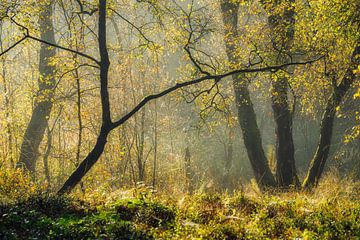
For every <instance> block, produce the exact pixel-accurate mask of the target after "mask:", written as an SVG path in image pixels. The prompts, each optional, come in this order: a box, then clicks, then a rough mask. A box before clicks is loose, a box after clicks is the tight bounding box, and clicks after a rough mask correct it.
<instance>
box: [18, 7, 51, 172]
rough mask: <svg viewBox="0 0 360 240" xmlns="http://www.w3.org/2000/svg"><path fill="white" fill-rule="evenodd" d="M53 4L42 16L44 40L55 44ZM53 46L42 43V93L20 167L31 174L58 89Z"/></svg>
mask: <svg viewBox="0 0 360 240" xmlns="http://www.w3.org/2000/svg"><path fill="white" fill-rule="evenodd" d="M52 13H53V9H52V2H50V3H47V4H45V5H44V6H43V9H42V11H41V13H40V16H39V27H40V32H41V39H42V40H45V41H47V42H50V43H55V35H54V26H53V22H52ZM55 54H56V50H55V48H53V47H49V46H48V45H46V44H44V43H41V49H40V62H39V72H40V78H39V80H38V83H39V92H38V96H37V98H36V100H35V107H34V110H33V113H32V115H31V119H30V122H29V124H28V126H27V128H26V131H25V134H24V138H23V142H22V145H21V150H20V158H19V161H18V163H17V166H18V167H24V168H25V169H26V170H28V171H29V172H30V173H32V174H35V167H36V160H37V158H38V150H39V145H40V143H41V141H42V139H43V137H44V133H45V130H46V128H47V125H48V119H49V116H50V112H51V108H52V105H53V104H52V98H53V95H54V88H55V84H56V81H55V77H54V72H55V69H56V68H55V66H54V65H53V64H52V63H51V59H52V58H53V57H54V56H55Z"/></svg>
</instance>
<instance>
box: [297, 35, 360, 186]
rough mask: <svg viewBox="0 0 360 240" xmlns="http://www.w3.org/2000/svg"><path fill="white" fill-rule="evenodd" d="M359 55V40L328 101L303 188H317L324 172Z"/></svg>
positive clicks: (359, 62)
mask: <svg viewBox="0 0 360 240" xmlns="http://www.w3.org/2000/svg"><path fill="white" fill-rule="evenodd" d="M359 54H360V44H359V40H358V42H357V46H356V47H355V50H354V52H353V54H352V62H351V65H350V67H349V68H348V69H347V71H346V73H345V75H344V77H343V79H342V80H341V82H340V84H339V85H337V86H335V87H334V91H333V93H332V94H331V96H330V98H329V99H328V101H327V104H326V108H325V112H324V114H323V116H322V119H321V126H320V139H319V144H318V147H317V149H316V152H315V155H314V157H313V159H312V160H311V162H310V166H309V169H308V172H307V175H306V178H305V180H304V182H303V188H305V189H309V188H311V187H313V186H316V185H317V184H318V183H319V180H320V178H321V175H322V173H323V171H324V167H325V163H326V160H327V158H328V156H329V152H330V146H331V138H332V132H333V125H334V119H335V114H336V108H337V107H338V106H339V105H340V103H341V100H342V98H343V97H344V96H345V94H346V92H347V91H348V90H349V88H350V87H351V85H352V83H353V82H354V81H355V79H356V75H355V73H354V70H355V69H357V67H358V65H359V64H360V58H359Z"/></svg>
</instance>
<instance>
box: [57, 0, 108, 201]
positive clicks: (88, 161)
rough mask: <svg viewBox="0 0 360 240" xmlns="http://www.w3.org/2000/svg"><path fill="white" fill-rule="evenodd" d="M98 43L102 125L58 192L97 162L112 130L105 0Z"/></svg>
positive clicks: (71, 185) (68, 188) (65, 190)
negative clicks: (81, 159)
mask: <svg viewBox="0 0 360 240" xmlns="http://www.w3.org/2000/svg"><path fill="white" fill-rule="evenodd" d="M98 25H99V26H98V36H99V38H98V44H99V52H100V58H101V61H100V63H99V64H100V96H101V110H102V125H101V130H100V133H99V136H98V138H97V140H96V144H95V146H94V148H93V149H92V151H91V152H90V153H89V154H88V155H87V157H86V158H85V159H84V160H83V161H82V162H81V163H80V165H79V166H78V167H77V169H76V170H75V171H74V172H73V173H72V174H71V175H70V177H69V178H68V179H67V180H66V182H65V183H64V185H63V186H62V187H61V189H60V190H59V191H58V194H60V195H61V194H64V193H68V192H70V191H71V190H72V189H74V188H75V186H76V185H77V184H78V183H79V182H80V181H81V179H82V178H83V177H84V176H85V174H86V173H87V172H88V171H89V170H90V169H91V167H92V166H93V165H94V164H95V163H96V162H97V160H98V159H99V158H100V156H101V154H102V153H103V152H104V149H105V145H106V142H107V137H108V135H109V133H110V131H111V130H112V122H111V116H110V101H109V92H108V74H109V67H110V60H109V54H108V50H107V44H106V0H99V20H98Z"/></svg>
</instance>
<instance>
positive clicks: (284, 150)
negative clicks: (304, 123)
mask: <svg viewBox="0 0 360 240" xmlns="http://www.w3.org/2000/svg"><path fill="white" fill-rule="evenodd" d="M272 86H273V92H272V108H273V112H274V119H275V138H276V151H275V152H276V160H277V162H276V181H277V184H278V186H280V187H289V186H290V185H295V186H299V179H298V177H297V174H296V166H295V156H294V154H295V151H294V142H293V135H292V124H293V119H292V113H291V111H290V109H289V104H288V97H287V93H288V90H287V87H288V83H287V79H286V78H280V79H278V80H277V81H274V80H273V83H272Z"/></svg>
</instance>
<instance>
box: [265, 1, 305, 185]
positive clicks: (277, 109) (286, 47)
mask: <svg viewBox="0 0 360 240" xmlns="http://www.w3.org/2000/svg"><path fill="white" fill-rule="evenodd" d="M282 3H285V4H282ZM293 3H294V0H280V1H278V0H272V1H266V3H264V1H262V4H263V5H264V8H265V10H267V11H268V12H269V14H270V15H269V17H268V23H269V26H270V28H271V38H272V43H273V46H274V49H276V52H275V53H274V54H275V56H276V58H275V59H274V62H275V63H276V64H283V63H286V62H287V59H286V58H287V55H288V54H290V49H291V44H292V41H293V38H294V24H295V19H294V14H295V12H294V6H293ZM280 5H282V6H281V7H282V8H284V9H277V8H278V7H279V6H280ZM275 76H276V73H275V74H274V75H273V78H272V93H271V94H272V109H273V113H274V121H275V141H276V144H275V147H276V151H275V152H276V181H277V184H278V186H279V187H289V186H291V185H294V186H299V184H300V183H299V179H298V177H297V173H296V166H295V148H294V141H293V135H292V125H293V116H292V113H291V111H290V106H289V101H288V85H289V82H288V79H287V78H286V77H284V76H280V77H278V78H274V77H275Z"/></svg>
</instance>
